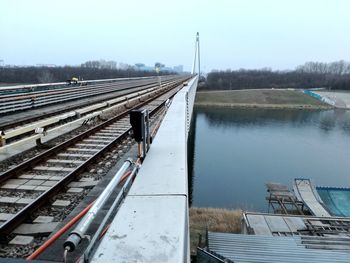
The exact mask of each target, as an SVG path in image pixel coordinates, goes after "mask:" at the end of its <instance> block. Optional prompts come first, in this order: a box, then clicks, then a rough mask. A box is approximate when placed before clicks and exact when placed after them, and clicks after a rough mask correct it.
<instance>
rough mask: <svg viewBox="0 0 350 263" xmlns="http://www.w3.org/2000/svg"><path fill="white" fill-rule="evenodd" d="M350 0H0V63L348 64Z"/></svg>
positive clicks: (225, 66) (206, 66)
mask: <svg viewBox="0 0 350 263" xmlns="http://www.w3.org/2000/svg"><path fill="white" fill-rule="evenodd" d="M349 12H350V1H349V0H307V1H306V0H230V1H229V0H228V1H226V0H216V1H206V0H202V1H191V0H177V1H167V0H154V1H153V0H148V1H142V0H123V1H119V0H118V1H117V0H98V1H97V0H94V1H92V0H68V1H67V0H50V1H48V0H0V60H1V59H2V60H4V63H5V64H16V65H36V64H56V65H80V64H81V63H82V62H85V61H87V60H98V59H105V60H114V61H117V62H124V63H128V64H135V63H139V62H142V63H145V64H147V65H154V63H155V62H157V61H159V62H162V63H164V64H166V65H167V66H174V65H179V64H181V65H184V68H185V70H188V71H189V70H190V69H191V66H192V60H193V54H194V42H195V35H196V32H197V31H198V32H199V33H200V52H201V66H202V70H203V71H205V72H209V71H211V70H213V69H217V70H226V69H240V68H247V69H254V68H263V67H268V68H272V69H273V70H286V69H293V68H295V67H296V66H297V65H300V64H303V63H304V62H307V61H320V62H331V61H337V60H341V59H343V60H346V61H350V13H349Z"/></svg>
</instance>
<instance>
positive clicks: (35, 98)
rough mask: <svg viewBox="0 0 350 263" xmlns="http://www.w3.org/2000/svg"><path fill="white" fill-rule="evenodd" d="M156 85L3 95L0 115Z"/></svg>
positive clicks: (153, 81) (142, 82) (138, 83)
mask: <svg viewBox="0 0 350 263" xmlns="http://www.w3.org/2000/svg"><path fill="white" fill-rule="evenodd" d="M174 78H175V77H174V76H167V77H163V80H164V81H167V80H171V79H174ZM156 83H158V80H157V79H155V78H153V79H146V80H130V81H118V82H112V83H106V84H95V85H87V86H76V87H62V88H57V89H53V90H45V91H33V92H28V93H25V94H8V95H1V98H0V115H4V114H9V113H13V112H18V111H24V110H28V109H34V108H39V107H43V106H48V105H53V104H57V103H62V102H68V101H73V100H77V99H82V98H89V97H93V96H97V95H101V94H108V93H114V92H116V91H122V90H127V89H131V88H135V87H141V86H145V85H147V84H148V85H150V84H156Z"/></svg>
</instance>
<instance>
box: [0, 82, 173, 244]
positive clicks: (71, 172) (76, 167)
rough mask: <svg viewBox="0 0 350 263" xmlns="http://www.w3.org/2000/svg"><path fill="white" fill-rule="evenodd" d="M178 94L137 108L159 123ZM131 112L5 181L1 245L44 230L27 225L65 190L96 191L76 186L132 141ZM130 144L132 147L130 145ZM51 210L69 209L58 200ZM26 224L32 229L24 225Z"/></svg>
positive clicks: (1, 188)
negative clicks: (160, 114) (99, 163)
mask: <svg viewBox="0 0 350 263" xmlns="http://www.w3.org/2000/svg"><path fill="white" fill-rule="evenodd" d="M179 88H180V86H179V83H177V84H173V85H172V87H169V89H168V91H166V92H164V93H162V94H159V95H157V96H156V97H155V98H151V99H149V100H147V101H144V102H140V103H139V105H137V106H136V107H134V108H140V107H143V108H148V109H149V110H150V116H151V119H154V118H155V116H156V113H157V112H160V109H161V108H162V107H163V106H164V104H165V102H166V100H167V99H169V98H170V97H172V96H173V95H174V94H175V93H176V92H177V91H178V89H179ZM130 110H131V109H130ZM130 110H126V111H125V112H123V113H121V114H119V115H118V116H115V117H113V118H112V119H110V120H108V121H105V122H103V123H102V124H100V125H98V126H96V127H94V128H91V129H90V130H88V131H86V132H84V133H83V134H80V135H78V136H76V137H74V138H72V139H70V140H68V141H65V142H63V143H62V144H60V145H57V146H55V147H54V148H52V149H50V150H48V151H46V152H44V153H42V154H40V155H38V156H35V157H34V158H32V159H30V160H28V161H26V162H24V163H22V164H20V165H18V166H16V167H15V168H13V169H11V170H9V171H7V172H5V173H3V174H1V175H0V183H1V186H0V195H1V197H0V221H2V224H1V226H0V236H1V237H2V240H6V241H8V238H9V237H11V238H13V236H14V234H19V235H20V234H24V235H25V233H26V228H27V227H28V228H30V227H32V228H33V227H34V228H35V227H38V225H40V224H28V222H31V221H32V220H33V218H32V219H31V215H33V214H34V213H35V211H38V210H39V209H40V207H42V206H43V205H45V204H47V203H49V202H50V200H52V199H55V198H54V196H55V195H57V194H58V193H59V192H60V191H62V190H63V189H66V188H67V187H68V188H69V189H68V191H67V192H70V193H73V194H74V193H76V194H79V193H80V192H82V191H83V190H82V189H84V186H89V187H91V186H93V185H94V184H95V183H96V182H95V181H93V182H92V181H91V180H88V179H86V178H85V179H84V178H81V180H80V181H77V182H76V181H74V180H75V179H76V178H77V177H78V176H79V175H80V174H82V172H84V171H85V170H86V169H87V167H89V166H91V165H92V164H93V163H94V162H96V160H97V159H98V158H100V157H101V156H102V155H103V154H106V153H108V152H110V151H111V150H112V149H113V148H116V146H117V145H118V144H120V143H121V142H122V141H123V140H125V138H127V137H128V136H129V133H130V131H131V126H130V124H129V116H128V114H129V112H130ZM128 141H129V143H130V140H128ZM52 205H53V206H58V207H60V206H61V208H63V209H64V207H65V206H68V205H69V204H68V203H67V201H65V200H57V199H56V201H55V202H54V203H53V204H52ZM24 221H25V222H26V223H27V224H22V223H23V222H24ZM34 223H35V219H34ZM21 224H22V225H21ZM39 227H40V226H39Z"/></svg>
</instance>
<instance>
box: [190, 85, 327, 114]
mask: <svg viewBox="0 0 350 263" xmlns="http://www.w3.org/2000/svg"><path fill="white" fill-rule="evenodd" d="M195 105H196V106H215V107H231V108H276V109H332V106H330V105H328V104H325V103H323V102H321V101H319V100H317V99H315V98H313V97H311V96H308V95H306V94H303V93H302V92H300V91H295V90H272V89H268V90H267V89H264V90H220V91H199V92H197V95H196V101H195Z"/></svg>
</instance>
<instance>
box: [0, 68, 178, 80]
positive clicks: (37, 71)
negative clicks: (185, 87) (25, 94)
mask: <svg viewBox="0 0 350 263" xmlns="http://www.w3.org/2000/svg"><path fill="white" fill-rule="evenodd" d="M159 74H160V75H167V74H170V72H164V71H162V72H160V73H159ZM171 74H173V73H171ZM154 75H157V73H156V72H155V71H138V70H135V69H133V68H128V69H108V68H89V67H71V66H65V67H52V68H49V67H3V68H0V83H27V84H37V83H48V82H64V81H66V80H68V79H71V78H72V77H77V78H79V79H83V80H89V79H109V78H124V77H146V76H154Z"/></svg>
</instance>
